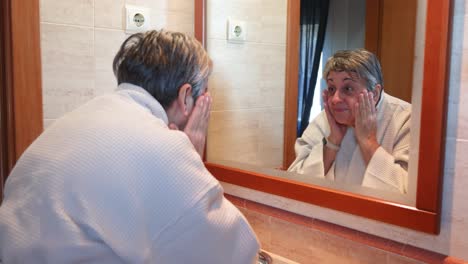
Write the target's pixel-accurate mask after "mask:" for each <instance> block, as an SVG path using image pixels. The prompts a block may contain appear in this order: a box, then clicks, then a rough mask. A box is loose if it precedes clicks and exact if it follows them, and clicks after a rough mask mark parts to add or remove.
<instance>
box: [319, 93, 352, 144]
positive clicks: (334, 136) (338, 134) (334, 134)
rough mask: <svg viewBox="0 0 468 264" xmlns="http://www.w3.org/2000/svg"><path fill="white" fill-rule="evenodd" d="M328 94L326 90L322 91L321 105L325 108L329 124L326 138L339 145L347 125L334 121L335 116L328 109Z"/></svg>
mask: <svg viewBox="0 0 468 264" xmlns="http://www.w3.org/2000/svg"><path fill="white" fill-rule="evenodd" d="M328 96H329V94H328V90H325V91H323V93H322V98H323V106H324V108H325V114H326V115H327V120H328V124H329V125H330V135H329V136H328V138H327V140H328V141H330V142H331V143H333V144H335V145H338V146H339V145H340V144H341V141H343V138H344V136H345V134H346V130H347V129H348V127H347V126H346V125H342V124H339V123H338V122H336V120H335V117H333V114H332V113H331V111H330V106H329V104H328Z"/></svg>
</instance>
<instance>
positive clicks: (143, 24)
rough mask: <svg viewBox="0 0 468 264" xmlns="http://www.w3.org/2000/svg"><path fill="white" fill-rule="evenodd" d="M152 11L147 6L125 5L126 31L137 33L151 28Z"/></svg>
mask: <svg viewBox="0 0 468 264" xmlns="http://www.w3.org/2000/svg"><path fill="white" fill-rule="evenodd" d="M150 11H151V10H150V9H149V8H146V7H140V6H132V5H125V32H126V33H136V32H141V31H146V30H149V28H150V22H151V17H150Z"/></svg>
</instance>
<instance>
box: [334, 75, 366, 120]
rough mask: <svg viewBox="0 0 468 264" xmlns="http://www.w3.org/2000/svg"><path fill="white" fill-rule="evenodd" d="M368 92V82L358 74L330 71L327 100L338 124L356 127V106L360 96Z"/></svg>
mask: <svg viewBox="0 0 468 264" xmlns="http://www.w3.org/2000/svg"><path fill="white" fill-rule="evenodd" d="M364 90H366V82H365V80H364V79H362V78H359V77H358V76H357V74H354V73H351V74H350V73H348V72H345V71H340V72H337V71H330V72H329V73H328V76H327V93H326V96H325V99H326V100H327V104H328V106H329V107H330V110H331V114H332V115H333V117H334V118H335V120H336V122H337V123H339V124H342V125H347V126H354V120H355V115H354V106H355V105H356V103H358V102H359V95H360V94H361V93H362V92H364Z"/></svg>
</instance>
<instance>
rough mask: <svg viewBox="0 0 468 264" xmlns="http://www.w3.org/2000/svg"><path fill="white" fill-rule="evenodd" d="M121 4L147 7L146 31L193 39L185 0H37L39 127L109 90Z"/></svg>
mask: <svg viewBox="0 0 468 264" xmlns="http://www.w3.org/2000/svg"><path fill="white" fill-rule="evenodd" d="M125 4H130V5H138V6H143V7H147V8H151V27H152V28H157V29H159V28H167V29H170V30H176V31H182V32H186V33H189V34H191V35H193V32H194V29H193V25H194V24H193V20H194V17H193V13H194V5H193V1H191V0H41V1H40V15H41V18H40V21H41V27H40V30H41V49H42V50H41V52H42V71H43V78H42V80H43V87H42V88H43V104H44V124H45V127H47V126H48V125H50V124H51V123H52V122H53V121H54V120H55V119H56V118H58V117H60V116H62V115H63V114H64V113H66V112H68V111H70V110H72V109H74V108H76V107H77V106H79V105H81V104H82V103H84V102H86V101H87V100H89V99H91V98H93V97H94V96H97V95H100V94H102V93H105V92H109V91H112V90H114V89H115V87H116V84H117V83H116V81H115V77H114V75H113V73H112V60H113V56H114V55H115V53H116V52H117V50H118V48H119V46H120V44H121V43H122V42H123V40H124V39H125V38H126V36H127V35H126V34H125V32H124V30H123V18H124V6H125Z"/></svg>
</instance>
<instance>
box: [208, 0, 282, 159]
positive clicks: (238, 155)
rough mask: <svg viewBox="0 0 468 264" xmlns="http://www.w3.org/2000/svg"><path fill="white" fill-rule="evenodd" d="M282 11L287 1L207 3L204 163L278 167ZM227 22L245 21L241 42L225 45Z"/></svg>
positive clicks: (214, 0) (220, 1)
mask: <svg viewBox="0 0 468 264" xmlns="http://www.w3.org/2000/svg"><path fill="white" fill-rule="evenodd" d="M286 8H287V0H248V1H239V0H207V43H208V44H207V50H208V53H209V54H210V56H211V57H212V59H213V64H214V72H213V75H212V77H211V79H210V82H209V90H210V91H211V93H212V95H213V107H212V114H211V116H212V118H211V121H210V127H209V131H208V142H207V160H208V161H210V162H217V163H219V162H218V161H219V160H229V161H235V162H241V163H247V164H251V165H259V166H261V167H269V168H276V167H280V166H281V165H282V157H283V120H284V116H283V115H284V85H285V79H284V76H285V56H286ZM229 18H231V19H236V20H242V21H245V25H246V27H245V32H246V41H245V42H243V43H230V42H228V41H227V40H226V28H227V20H228V19H229Z"/></svg>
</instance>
